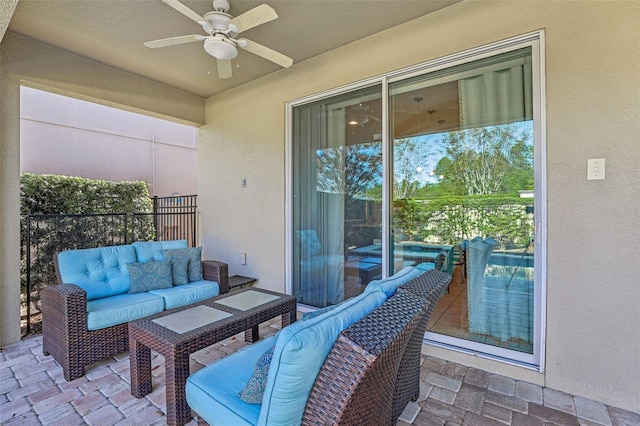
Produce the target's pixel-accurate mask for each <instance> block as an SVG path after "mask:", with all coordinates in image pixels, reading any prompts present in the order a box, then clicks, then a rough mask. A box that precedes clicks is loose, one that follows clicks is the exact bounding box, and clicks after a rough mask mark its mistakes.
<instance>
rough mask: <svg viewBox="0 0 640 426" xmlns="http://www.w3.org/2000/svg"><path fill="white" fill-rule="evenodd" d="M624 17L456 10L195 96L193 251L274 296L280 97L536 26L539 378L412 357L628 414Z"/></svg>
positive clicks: (635, 391)
mask: <svg viewBox="0 0 640 426" xmlns="http://www.w3.org/2000/svg"><path fill="white" fill-rule="evenodd" d="M638 24H640V3H638V2H632V1H624V2H613V1H608V2H601V1H594V2H588V1H582V2H565V1H558V2H552V1H546V2H540V1H531V2H527V1H518V2H503V1H497V2H484V1H469V2H465V3H462V4H458V5H456V6H453V7H451V8H448V9H445V10H443V11H440V12H438V13H435V14H433V15H431V16H426V17H424V18H422V19H418V20H416V21H412V22H409V23H407V24H405V25H403V26H400V27H396V28H393V29H391V30H388V31H386V32H383V33H381V34H377V35H375V36H373V37H370V38H368V39H364V40H361V41H358V42H356V43H352V44H349V45H346V46H344V47H342V48H340V49H336V50H334V51H331V52H329V53H327V54H325V55H322V56H320V57H317V58H315V59H311V60H308V61H305V62H303V63H299V64H295V65H294V66H293V67H292V68H290V69H287V70H282V71H279V72H277V73H275V74H274V75H272V76H269V77H267V78H263V79H261V80H257V81H255V82H252V83H250V84H247V85H245V86H243V87H240V88H237V89H235V90H230V91H228V92H225V93H223V94H220V95H218V96H215V97H212V98H210V99H208V100H207V103H206V122H207V125H206V126H205V127H204V128H203V129H202V130H201V132H200V140H199V170H200V175H199V182H200V186H199V190H198V193H199V206H200V209H201V211H202V222H201V227H202V234H201V242H202V244H203V246H204V251H205V255H206V256H207V257H214V258H218V259H221V260H225V261H227V262H229V265H230V273H232V274H244V275H252V276H257V277H259V279H260V281H259V285H260V286H261V287H266V288H270V289H273V290H280V291H282V290H284V288H285V287H284V286H285V281H284V280H285V237H284V236H285V228H286V224H285V209H286V205H287V204H286V194H285V171H286V166H287V165H286V164H285V102H287V101H290V100H293V99H296V98H300V97H302V96H305V95H310V94H313V93H318V92H321V91H324V90H328V89H331V88H335V87H338V86H341V85H345V84H348V83H351V82H354V81H358V80H361V79H364V78H368V77H372V76H375V75H379V74H381V73H385V72H389V71H392V70H395V69H399V68H403V67H406V66H409V65H412V64H416V63H420V62H424V61H427V60H430V59H434V58H438V57H442V56H445V55H449V54H452V53H455V52H459V51H462V50H465V49H470V48H473V47H477V46H480V45H483V44H486V43H490V42H495V41H498V40H502V39H505V38H509V37H513V36H516V35H519V34H523V33H527V32H530V31H534V30H539V29H544V30H545V34H546V43H545V46H544V47H545V50H546V55H545V59H546V88H547V90H546V96H547V105H546V119H547V126H546V131H547V161H548V163H547V179H548V219H549V221H548V270H547V277H548V283H547V323H546V325H547V340H546V366H545V371H544V373H542V374H539V373H536V372H534V371H531V370H526V369H523V368H519V367H514V366H508V365H506V364H503V363H499V362H496V361H488V360H484V359H481V358H478V357H472V356H468V355H463V354H460V353H454V352H451V351H448V350H443V349H436V348H432V347H425V349H424V351H425V352H427V353H433V354H436V355H438V356H441V357H444V358H449V359H453V360H456V361H458V362H463V363H466V364H467V365H474V366H479V367H481V368H485V369H488V370H490V371H494V372H498V373H501V374H505V375H508V376H511V377H514V378H523V379H526V380H530V381H534V382H537V383H540V384H543V385H545V386H549V387H551V388H554V389H557V390H561V391H566V392H570V393H573V394H576V395H581V396H584V397H587V398H592V399H596V400H599V401H602V402H605V403H607V404H612V405H614V406H619V407H622V408H626V409H630V410H634V411H640V387H639V385H638V383H640V357H639V356H638V354H640V319H639V318H640V303H638V301H639V300H640V286H639V285H638V282H639V279H638V277H639V276H640V262H639V261H640V258H639V257H638V253H639V252H640V185H638V182H639V181H640V171H639V165H640V143H638V140H639V139H640V138H639V137H640V49H639V47H640V36H639V32H638V29H637V28H638ZM600 157H604V158H606V168H607V170H606V176H607V178H606V180H604V181H587V180H586V163H587V159H588V158H600ZM245 177H246V179H247V187H246V188H242V187H241V184H240V182H241V180H242V179H243V178H245ZM241 252H246V253H247V265H246V266H243V265H241V264H240V256H239V253H241Z"/></svg>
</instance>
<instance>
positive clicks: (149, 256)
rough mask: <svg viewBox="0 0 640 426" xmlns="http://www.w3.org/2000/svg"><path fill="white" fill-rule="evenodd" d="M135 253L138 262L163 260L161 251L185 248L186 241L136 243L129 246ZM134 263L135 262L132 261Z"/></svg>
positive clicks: (186, 245)
mask: <svg viewBox="0 0 640 426" xmlns="http://www.w3.org/2000/svg"><path fill="white" fill-rule="evenodd" d="M131 245H132V246H133V249H134V250H135V252H136V258H137V261H138V262H141V263H142V262H148V261H150V260H165V259H164V254H163V253H162V251H163V250H169V249H179V248H187V247H189V245H188V244H187V240H172V241H136V242H135V243H132V244H131ZM134 262H135V260H134Z"/></svg>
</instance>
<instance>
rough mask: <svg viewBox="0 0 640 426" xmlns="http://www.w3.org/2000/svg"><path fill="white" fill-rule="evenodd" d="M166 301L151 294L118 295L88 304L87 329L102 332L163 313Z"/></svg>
mask: <svg viewBox="0 0 640 426" xmlns="http://www.w3.org/2000/svg"><path fill="white" fill-rule="evenodd" d="M163 310H164V300H163V299H162V297H160V296H156V295H154V294H150V293H134V294H118V295H116V296H109V297H103V298H101V299H95V300H90V301H88V302H87V328H88V329H89V330H100V329H102V328H106V327H111V326H112V325H118V324H123V323H125V322H129V321H133V320H135V319H139V318H144V317H146V316H149V315H152V314H155V313H158V312H162V311H163Z"/></svg>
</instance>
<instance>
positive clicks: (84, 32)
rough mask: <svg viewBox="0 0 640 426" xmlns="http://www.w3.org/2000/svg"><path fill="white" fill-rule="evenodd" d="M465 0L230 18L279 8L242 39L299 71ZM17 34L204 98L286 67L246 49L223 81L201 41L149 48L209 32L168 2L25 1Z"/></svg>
mask: <svg viewBox="0 0 640 426" xmlns="http://www.w3.org/2000/svg"><path fill="white" fill-rule="evenodd" d="M459 1H460V0H386V1H382V0H265V1H254V0H230V3H231V10H230V11H229V13H231V14H232V15H234V16H237V15H239V14H241V13H244V12H245V11H247V10H249V9H251V8H253V7H255V6H257V5H259V4H261V3H267V4H269V5H270V6H272V7H273V8H274V9H275V10H276V12H277V13H278V15H279V18H278V19H277V20H275V21H272V22H269V23H266V24H264V25H261V26H259V27H256V28H253V29H251V30H248V31H246V32H244V33H243V34H242V36H243V37H246V38H248V39H251V40H254V41H256V42H258V43H260V44H263V45H266V46H268V47H270V48H272V49H274V50H278V51H280V52H282V53H284V54H285V55H287V56H289V57H291V58H293V60H294V66H295V63H299V62H302V61H304V60H306V59H309V58H311V57H313V56H317V55H319V54H321V53H324V52H327V51H330V50H332V49H335V48H337V47H340V46H342V45H345V44H348V43H350V42H353V41H356V40H359V39H361V38H364V37H367V36H370V35H372V34H375V33H379V32H381V31H384V30H385V29H387V28H390V27H393V26H396V25H399V24H402V23H404V22H407V21H410V20H413V19H416V18H418V17H420V16H423V15H426V14H429V13H433V12H435V11H437V10H439V9H442V8H444V7H447V6H450V5H452V4H454V3H457V2H459ZM183 3H184V4H185V5H187V6H188V7H189V8H191V9H192V10H194V11H195V12H197V13H199V14H205V13H206V12H208V11H210V10H212V4H211V0H184V1H183ZM9 30H10V31H14V32H17V33H20V34H22V35H25V36H28V37H30V38H33V39H36V40H38V41H41V42H42V43H46V44H50V45H53V46H56V47H58V48H61V49H63V50H67V51H70V52H73V53H74V54H77V55H80V56H84V57H87V58H90V59H92V60H94V61H97V62H100V63H103V64H106V65H109V66H112V67H116V68H119V69H122V70H125V71H129V72H132V73H135V74H138V75H141V76H143V77H146V78H149V79H152V80H156V81H159V82H162V83H165V84H168V85H170V86H174V87H177V88H180V89H183V90H185V91H188V92H191V93H194V94H197V95H200V96H203V97H208V96H211V95H214V94H216V93H219V92H222V91H224V90H227V89H230V88H232V87H235V86H238V85H241V84H243V83H246V82H248V81H251V80H254V79H257V78H259V77H261V76H264V75H266V74H269V73H272V72H277V71H280V70H281V68H280V67H279V66H278V65H275V64H273V63H271V62H269V61H267V60H265V59H262V58H260V57H258V56H255V55H253V54H251V53H249V52H246V51H241V52H240V54H239V55H238V57H237V58H236V59H234V60H233V77H232V78H230V79H219V78H218V76H217V71H216V63H215V59H214V58H212V57H211V56H209V55H207V54H206V53H205V51H204V49H203V48H202V45H201V44H200V43H190V44H184V45H180V46H172V47H166V48H162V49H148V48H146V47H144V45H143V43H144V42H145V41H149V40H155V39H159V38H165V37H173V36H178V35H187V34H199V33H202V29H201V27H200V26H199V25H198V24H196V23H195V22H193V21H191V20H189V19H188V18H186V17H185V16H183V15H181V14H179V13H178V12H176V11H175V10H173V9H171V8H170V7H169V6H167V5H166V4H164V3H162V2H161V1H160V0H19V1H18V4H17V7H16V9H15V12H14V14H13V16H12V18H11V21H10V22H9ZM399 48H401V46H399ZM372 54H374V55H375V52H372Z"/></svg>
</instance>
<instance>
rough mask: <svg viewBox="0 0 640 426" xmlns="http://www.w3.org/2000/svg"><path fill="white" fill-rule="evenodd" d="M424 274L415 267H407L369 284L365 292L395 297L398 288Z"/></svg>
mask: <svg viewBox="0 0 640 426" xmlns="http://www.w3.org/2000/svg"><path fill="white" fill-rule="evenodd" d="M423 272H424V271H422V270H420V269H418V268H415V267H413V266H407V267H406V268H404V269H401V270H400V271H398V272H397V273H395V274H393V275H391V276H390V277H388V278H384V279H382V280H374V281H371V282H370V283H369V284H367V287H365V289H364V291H365V293H367V292H372V291H381V292H383V293H384V294H386V295H387V298H389V297H391V296H393V293H395V292H396V289H397V288H398V287H400V286H401V285H402V284H405V283H407V282H408V281H410V280H412V279H414V278H415V277H417V276H418V275H420V274H422V273H423Z"/></svg>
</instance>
